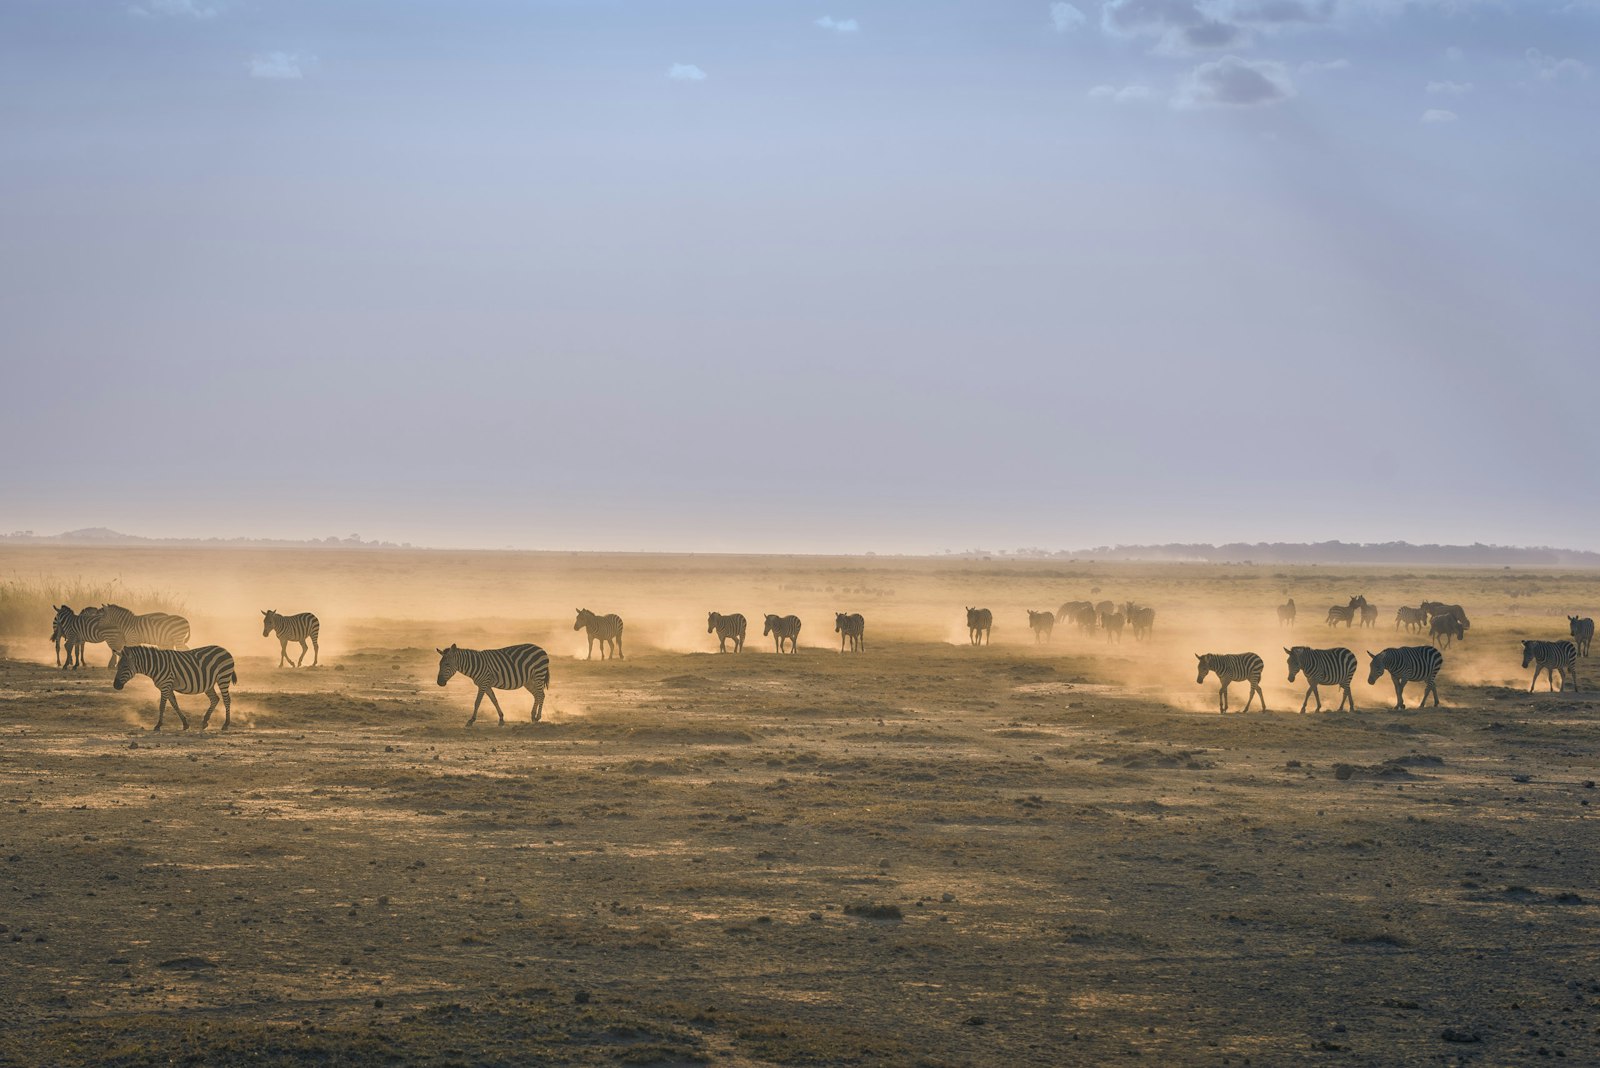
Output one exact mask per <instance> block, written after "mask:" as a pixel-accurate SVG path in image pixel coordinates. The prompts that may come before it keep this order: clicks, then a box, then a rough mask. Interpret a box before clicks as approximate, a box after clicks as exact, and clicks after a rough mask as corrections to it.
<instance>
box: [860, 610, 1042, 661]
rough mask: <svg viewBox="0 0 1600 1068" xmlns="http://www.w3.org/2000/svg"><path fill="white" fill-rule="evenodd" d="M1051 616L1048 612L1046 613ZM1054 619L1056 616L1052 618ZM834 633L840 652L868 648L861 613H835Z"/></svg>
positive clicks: (865, 624) (864, 621) (864, 622)
mask: <svg viewBox="0 0 1600 1068" xmlns="http://www.w3.org/2000/svg"><path fill="white" fill-rule="evenodd" d="M1045 614H1046V615H1049V613H1048V612H1046V613H1045ZM1050 618H1051V619H1054V618H1055V617H1054V616H1050ZM833 631H834V633H835V634H837V635H839V651H840V652H841V653H842V652H844V648H845V642H849V643H850V651H851V652H852V653H859V652H861V651H863V650H864V649H866V647H867V621H866V619H864V618H863V617H862V615H861V613H860V612H851V613H849V614H846V613H844V612H835V613H834V614H833Z"/></svg>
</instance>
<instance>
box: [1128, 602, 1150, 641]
mask: <svg viewBox="0 0 1600 1068" xmlns="http://www.w3.org/2000/svg"><path fill="white" fill-rule="evenodd" d="M1155 625H1156V610H1155V609H1154V608H1138V607H1135V608H1134V609H1133V610H1132V611H1131V612H1129V613H1128V626H1130V627H1132V628H1133V640H1134V641H1136V642H1137V641H1143V640H1144V639H1146V638H1148V637H1150V635H1151V632H1152V631H1153V630H1154V629H1155Z"/></svg>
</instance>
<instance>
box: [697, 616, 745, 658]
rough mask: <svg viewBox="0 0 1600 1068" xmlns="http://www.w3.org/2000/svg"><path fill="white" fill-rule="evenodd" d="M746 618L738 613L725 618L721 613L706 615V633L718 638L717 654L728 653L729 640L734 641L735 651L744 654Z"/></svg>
mask: <svg viewBox="0 0 1600 1068" xmlns="http://www.w3.org/2000/svg"><path fill="white" fill-rule="evenodd" d="M744 630H745V622H744V616H743V615H741V614H739V613H738V612H735V613H733V615H731V616H725V615H723V614H722V613H720V612H708V613H706V633H707V634H711V633H713V632H714V633H715V634H716V636H717V652H719V653H725V652H727V651H728V639H730V638H732V639H733V651H734V652H736V653H742V652H744Z"/></svg>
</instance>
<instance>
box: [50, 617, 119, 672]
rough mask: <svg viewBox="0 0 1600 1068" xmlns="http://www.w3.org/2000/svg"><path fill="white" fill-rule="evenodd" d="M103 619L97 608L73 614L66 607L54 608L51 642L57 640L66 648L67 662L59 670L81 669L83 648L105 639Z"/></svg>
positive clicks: (106, 628) (105, 628) (105, 627)
mask: <svg viewBox="0 0 1600 1068" xmlns="http://www.w3.org/2000/svg"><path fill="white" fill-rule="evenodd" d="M108 629H109V628H108V627H107V626H106V622H105V617H104V615H103V614H102V613H101V612H100V610H99V609H98V608H85V609H84V610H83V611H82V612H74V611H73V610H72V609H71V608H70V607H68V606H67V605H58V606H56V618H55V623H54V624H53V625H52V626H51V628H50V637H51V639H52V640H59V641H61V642H63V643H65V645H66V647H67V662H66V663H65V664H62V665H61V670H62V671H66V670H68V669H69V668H73V667H76V668H78V669H79V670H80V671H81V670H82V669H83V647H84V645H85V644H86V643H89V642H103V641H105V640H106V639H107V634H106V631H107V630H108Z"/></svg>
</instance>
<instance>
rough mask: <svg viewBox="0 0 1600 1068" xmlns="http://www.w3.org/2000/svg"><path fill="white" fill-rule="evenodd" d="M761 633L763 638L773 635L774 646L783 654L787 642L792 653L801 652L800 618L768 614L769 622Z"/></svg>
mask: <svg viewBox="0 0 1600 1068" xmlns="http://www.w3.org/2000/svg"><path fill="white" fill-rule="evenodd" d="M761 633H762V635H763V636H765V635H768V634H770V635H772V644H773V645H774V646H776V647H777V652H779V653H782V652H783V643H784V642H786V641H787V642H788V643H789V652H790V653H798V652H799V651H800V617H799V616H775V615H773V614H772V613H770V612H768V613H767V622H766V625H765V626H764V627H762V628H761Z"/></svg>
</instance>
